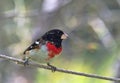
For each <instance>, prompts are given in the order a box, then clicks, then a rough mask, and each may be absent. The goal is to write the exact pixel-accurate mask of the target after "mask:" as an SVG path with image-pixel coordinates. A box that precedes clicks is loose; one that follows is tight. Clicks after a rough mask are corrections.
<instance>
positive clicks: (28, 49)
mask: <svg viewBox="0 0 120 83" xmlns="http://www.w3.org/2000/svg"><path fill="white" fill-rule="evenodd" d="M43 44H45V40H43V39H42V38H41V39H38V40H36V41H35V42H34V43H33V44H31V45H30V46H29V47H28V48H27V49H26V50H25V51H24V52H23V54H26V52H27V51H28V52H29V51H30V50H33V49H39V48H40V46H41V45H43Z"/></svg>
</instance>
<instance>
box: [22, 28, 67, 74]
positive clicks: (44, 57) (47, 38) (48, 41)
mask: <svg viewBox="0 0 120 83" xmlns="http://www.w3.org/2000/svg"><path fill="white" fill-rule="evenodd" d="M67 37H68V35H67V34H66V33H65V32H63V31H62V30H60V29H52V30H49V31H48V32H46V33H45V34H44V35H42V36H41V37H40V38H39V39H37V40H36V41H34V42H33V43H32V44H31V45H30V46H29V47H28V48H27V49H26V50H25V51H24V52H23V55H24V58H23V60H25V63H24V65H26V64H27V65H28V64H29V59H31V60H33V61H36V62H39V63H47V65H48V66H50V67H51V69H52V72H54V71H55V70H56V67H55V66H53V65H51V64H50V61H51V60H52V59H53V58H54V57H56V56H58V55H60V53H61V52H62V41H63V40H65V39H67Z"/></svg>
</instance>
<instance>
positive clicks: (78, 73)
mask: <svg viewBox="0 0 120 83" xmlns="http://www.w3.org/2000/svg"><path fill="white" fill-rule="evenodd" d="M0 58H4V59H7V60H10V61H14V62H18V63H21V64H23V63H24V60H22V59H18V58H14V57H10V56H6V55H2V54H0ZM28 66H30V67H37V68H43V69H48V70H52V69H51V68H50V67H49V66H47V65H43V64H38V63H34V62H30V63H29V65H28ZM56 71H58V72H62V73H68V74H74V75H80V76H85V77H91V78H98V79H103V80H109V81H118V82H120V78H113V77H106V76H99V75H96V74H88V73H83V72H76V71H72V70H66V69H61V68H56Z"/></svg>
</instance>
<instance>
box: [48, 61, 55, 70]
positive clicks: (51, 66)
mask: <svg viewBox="0 0 120 83" xmlns="http://www.w3.org/2000/svg"><path fill="white" fill-rule="evenodd" d="M47 65H48V66H49V67H50V68H51V71H52V72H55V71H56V67H55V66H53V65H51V64H50V63H47Z"/></svg>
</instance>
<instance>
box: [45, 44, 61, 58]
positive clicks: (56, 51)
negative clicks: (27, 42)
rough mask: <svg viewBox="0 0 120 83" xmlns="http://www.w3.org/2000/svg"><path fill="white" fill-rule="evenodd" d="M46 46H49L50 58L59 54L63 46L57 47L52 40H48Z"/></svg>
mask: <svg viewBox="0 0 120 83" xmlns="http://www.w3.org/2000/svg"><path fill="white" fill-rule="evenodd" d="M46 46H47V47H48V55H49V58H48V59H50V58H52V57H54V56H55V55H58V54H59V53H60V52H61V51H62V47H60V48H57V47H56V46H55V45H53V44H52V43H50V42H48V43H47V44H46Z"/></svg>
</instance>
